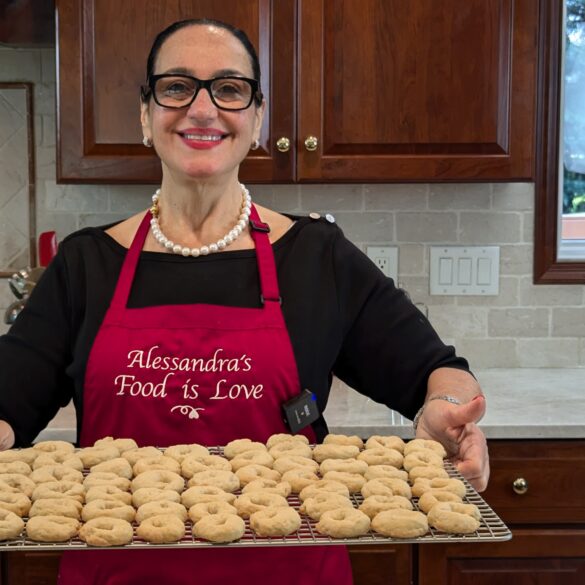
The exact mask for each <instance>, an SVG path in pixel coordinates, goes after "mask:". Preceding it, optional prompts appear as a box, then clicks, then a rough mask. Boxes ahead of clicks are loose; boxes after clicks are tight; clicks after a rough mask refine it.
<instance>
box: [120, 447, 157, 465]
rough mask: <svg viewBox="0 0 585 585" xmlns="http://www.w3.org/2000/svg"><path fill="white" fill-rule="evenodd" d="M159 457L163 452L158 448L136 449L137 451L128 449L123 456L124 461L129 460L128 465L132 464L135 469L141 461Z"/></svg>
mask: <svg viewBox="0 0 585 585" xmlns="http://www.w3.org/2000/svg"><path fill="white" fill-rule="evenodd" d="M157 455H161V452H160V450H159V449H157V448H156V447H136V448H135V449H128V451H124V452H123V453H122V454H121V456H122V457H124V459H127V460H128V463H130V465H131V466H132V467H134V466H135V465H136V463H138V461H139V460H140V459H144V458H145V457H156V456H157Z"/></svg>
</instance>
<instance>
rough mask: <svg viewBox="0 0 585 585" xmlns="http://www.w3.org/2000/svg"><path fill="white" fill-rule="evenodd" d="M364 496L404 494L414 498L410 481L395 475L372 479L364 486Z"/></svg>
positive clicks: (406, 496)
mask: <svg viewBox="0 0 585 585" xmlns="http://www.w3.org/2000/svg"><path fill="white" fill-rule="evenodd" d="M362 496H364V498H369V497H370V496H403V497H405V498H408V499H410V498H412V490H411V488H410V486H409V485H408V483H406V482H405V481H403V480H402V479H396V478H395V477H379V478H378V479H370V480H369V481H368V482H366V484H365V485H364V487H363V488H362Z"/></svg>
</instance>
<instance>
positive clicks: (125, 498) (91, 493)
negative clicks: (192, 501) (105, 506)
mask: <svg viewBox="0 0 585 585" xmlns="http://www.w3.org/2000/svg"><path fill="white" fill-rule="evenodd" d="M173 493H175V492H173ZM93 500H117V501H118V502H122V503H123V504H131V503H132V494H129V493H128V492H125V491H124V490H121V489H120V488H117V487H116V486H115V485H96V486H93V487H90V488H89V489H88V490H87V491H86V492H85V501H86V502H93Z"/></svg>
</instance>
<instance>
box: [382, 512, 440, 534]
mask: <svg viewBox="0 0 585 585" xmlns="http://www.w3.org/2000/svg"><path fill="white" fill-rule="evenodd" d="M372 530H374V531H375V532H377V533H378V534H382V535H383V536H388V537H390V538H418V537H419V536H424V535H425V534H426V533H427V532H428V531H429V523H428V521H427V517H426V516H425V515H424V514H423V513H422V512H417V511H415V510H400V509H396V510H386V511H385V512H380V513H379V514H377V515H376V516H374V518H373V520H372Z"/></svg>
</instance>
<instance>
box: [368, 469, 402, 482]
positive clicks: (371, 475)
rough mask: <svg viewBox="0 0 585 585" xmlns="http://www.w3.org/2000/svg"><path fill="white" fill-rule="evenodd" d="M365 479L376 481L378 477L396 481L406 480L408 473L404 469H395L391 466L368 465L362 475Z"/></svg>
mask: <svg viewBox="0 0 585 585" xmlns="http://www.w3.org/2000/svg"><path fill="white" fill-rule="evenodd" d="M364 477H365V478H366V479H378V478H380V477H395V478H396V479H402V480H403V481H407V480H408V472H407V471H404V469H397V468H396V467H394V466H393V465H370V466H369V467H368V469H367V471H366V472H365V473H364Z"/></svg>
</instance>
